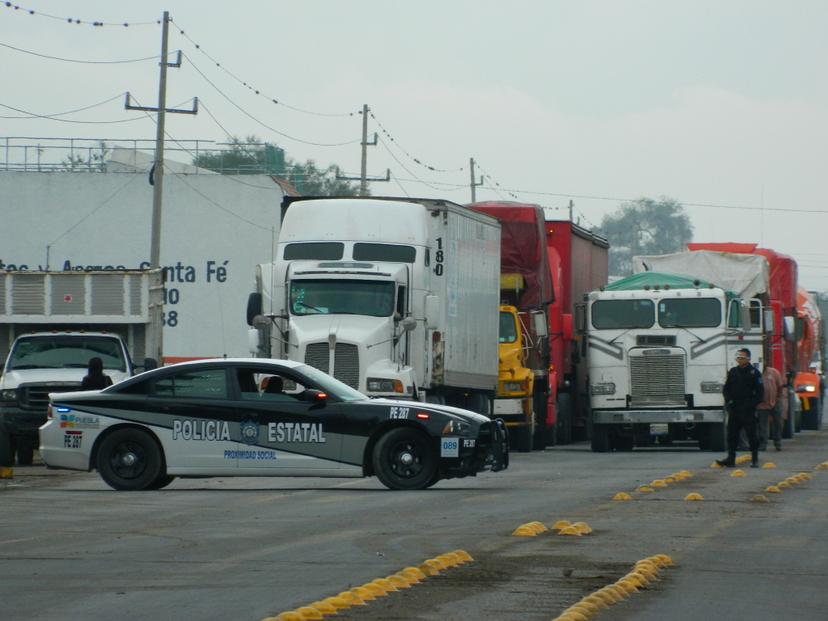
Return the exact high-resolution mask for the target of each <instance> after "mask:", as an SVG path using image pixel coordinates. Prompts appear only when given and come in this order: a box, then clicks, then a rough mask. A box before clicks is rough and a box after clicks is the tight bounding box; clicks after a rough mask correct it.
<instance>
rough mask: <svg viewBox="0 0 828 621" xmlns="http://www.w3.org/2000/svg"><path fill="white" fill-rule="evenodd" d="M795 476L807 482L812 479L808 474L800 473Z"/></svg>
mask: <svg viewBox="0 0 828 621" xmlns="http://www.w3.org/2000/svg"><path fill="white" fill-rule="evenodd" d="M796 476H798V477H802V478H803V479H805V480H807V481H810V480H811V478H812V477H811V475H810V474H808V473H807V472H800V473H799V474H797V475H796Z"/></svg>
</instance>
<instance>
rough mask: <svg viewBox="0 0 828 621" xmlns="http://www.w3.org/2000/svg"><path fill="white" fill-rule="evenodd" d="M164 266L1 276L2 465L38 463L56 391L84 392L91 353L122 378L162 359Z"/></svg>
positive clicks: (111, 373)
mask: <svg viewBox="0 0 828 621" xmlns="http://www.w3.org/2000/svg"><path fill="white" fill-rule="evenodd" d="M162 304H163V284H162V275H161V272H160V270H134V271H132V270H126V271H101V272H68V271H67V272H34V271H32V272H6V273H2V274H0V309H1V310H2V312H0V356H2V359H4V360H5V363H4V365H3V368H2V375H0V465H2V466H10V465H12V464H13V463H14V457H15V454H16V455H17V463H18V464H31V463H32V456H33V452H34V449H35V448H36V447H37V443H38V428H39V427H40V425H42V424H43V423H45V422H46V409H47V406H48V404H49V393H50V392H69V391H76V390H80V387H81V380H82V379H83V377H84V375H86V371H87V365H88V364H89V359H90V358H92V357H94V356H97V357H99V358H101V360H102V361H103V364H104V373H106V374H107V375H109V376H110V377H111V378H112V380H113V382H118V381H120V380H122V379H125V378H126V377H129V376H130V375H133V374H134V373H135V372H136V368H139V367H136V365H135V364H134V363H133V357H135V358H137V359H138V360H142V361H143V365H142V366H143V367H144V368H152V367H154V366H156V365H157V362H156V361H157V360H160V359H161V311H162Z"/></svg>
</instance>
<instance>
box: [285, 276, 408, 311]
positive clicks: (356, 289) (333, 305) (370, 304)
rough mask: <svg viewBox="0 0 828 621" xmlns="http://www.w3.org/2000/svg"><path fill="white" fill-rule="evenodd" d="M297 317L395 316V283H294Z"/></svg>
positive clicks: (293, 307)
mask: <svg viewBox="0 0 828 621" xmlns="http://www.w3.org/2000/svg"><path fill="white" fill-rule="evenodd" d="M290 311H291V312H292V313H293V314H294V315H368V316H370V317H390V316H391V315H392V314H393V313H394V283H393V282H391V281H383V280H294V281H292V282H291V283H290Z"/></svg>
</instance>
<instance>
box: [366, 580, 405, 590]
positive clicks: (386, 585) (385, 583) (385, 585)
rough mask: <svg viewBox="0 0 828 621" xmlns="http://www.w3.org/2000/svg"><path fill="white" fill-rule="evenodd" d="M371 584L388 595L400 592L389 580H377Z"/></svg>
mask: <svg viewBox="0 0 828 621" xmlns="http://www.w3.org/2000/svg"><path fill="white" fill-rule="evenodd" d="M371 584H376V585H377V586H378V587H379V588H381V589H383V590H384V591H385V592H386V593H393V592H395V591H398V590H399V589H398V588H397V587H396V586H394V583H393V582H391V581H390V580H389V579H388V578H377V579H376V580H371Z"/></svg>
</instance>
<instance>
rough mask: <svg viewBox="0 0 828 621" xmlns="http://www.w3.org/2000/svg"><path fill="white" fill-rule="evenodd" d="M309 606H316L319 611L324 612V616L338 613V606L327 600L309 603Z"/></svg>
mask: <svg viewBox="0 0 828 621" xmlns="http://www.w3.org/2000/svg"><path fill="white" fill-rule="evenodd" d="M308 606H310V607H311V608H316V609H317V610H318V611H319V612H321V613H322V616H323V617H327V616H328V615H335V614H336V606H334V605H333V604H331V603H330V602H327V601H325V600H321V601H318V602H313V603H312V604H308Z"/></svg>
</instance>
